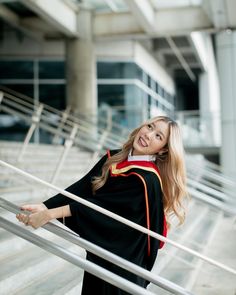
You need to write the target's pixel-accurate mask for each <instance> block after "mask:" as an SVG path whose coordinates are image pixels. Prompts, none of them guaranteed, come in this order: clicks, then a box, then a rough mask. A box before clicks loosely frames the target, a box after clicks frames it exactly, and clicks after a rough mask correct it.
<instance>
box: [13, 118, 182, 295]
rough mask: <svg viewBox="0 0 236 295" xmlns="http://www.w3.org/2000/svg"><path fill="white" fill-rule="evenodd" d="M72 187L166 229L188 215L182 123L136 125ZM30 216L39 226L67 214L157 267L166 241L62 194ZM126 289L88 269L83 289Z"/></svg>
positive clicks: (78, 228)
mask: <svg viewBox="0 0 236 295" xmlns="http://www.w3.org/2000/svg"><path fill="white" fill-rule="evenodd" d="M67 191H69V192H71V193H73V194H76V195H78V196H80V197H83V198H86V199H87V200H88V201H90V202H93V203H95V204H97V205H99V206H101V207H104V208H106V209H108V210H110V211H112V212H114V213H117V214H119V215H121V216H123V217H125V218H127V219H130V220H132V221H133V222H136V223H138V224H140V225H142V226H145V227H147V228H148V229H150V230H152V231H155V232H157V233H159V234H162V235H166V232H167V228H168V225H169V218H170V216H171V215H172V214H174V215H175V216H177V218H178V219H179V223H183V221H184V209H183V199H184V197H185V196H186V195H187V194H186V179H185V165H184V153H183V145H182V139H181V134H180V130H179V127H178V125H177V123H176V122H174V121H173V120H171V119H170V118H168V117H164V116H159V117H155V118H153V119H151V120H149V121H147V122H145V123H144V124H143V125H141V126H140V127H138V128H137V129H135V130H134V131H133V132H132V133H131V134H130V137H129V139H128V141H127V142H126V143H125V144H124V145H123V147H122V149H121V150H117V151H108V152H107V154H106V155H105V156H103V157H102V158H101V160H100V161H99V162H98V163H97V164H96V165H95V166H94V167H93V168H92V170H91V171H90V172H89V173H88V174H87V175H86V176H84V177H83V178H82V179H81V180H79V181H78V182H76V183H74V184H73V185H71V186H70V187H69V188H67ZM22 209H23V210H28V211H30V212H31V214H30V215H29V216H27V215H25V214H18V215H17V218H18V219H19V221H21V222H23V223H25V224H26V225H31V226H32V227H34V228H37V227H39V226H42V225H44V224H45V223H47V222H49V221H50V220H51V219H55V218H57V219H59V220H60V221H62V219H64V220H65V224H66V226H68V227H69V228H70V229H72V230H73V231H75V232H76V233H78V234H79V235H80V236H81V237H83V238H85V239H87V240H89V241H91V242H93V243H95V244H97V245H99V246H101V247H103V248H105V249H107V250H109V251H111V252H113V253H115V254H117V255H119V256H121V257H123V258H125V259H127V260H129V261H131V262H133V263H136V264H137V265H139V266H142V267H143V268H145V269H148V270H151V269H152V267H153V264H154V261H155V259H156V256H157V252H158V249H159V248H161V247H162V246H163V243H162V242H160V241H158V240H156V239H153V238H150V236H146V235H144V234H142V233H140V232H138V231H136V230H134V229H132V228H130V227H128V226H126V225H124V224H122V223H120V222H118V221H116V220H113V219H111V218H109V217H107V216H105V215H103V214H101V213H98V212H96V211H94V210H92V209H90V208H88V207H86V206H84V205H82V204H80V203H78V202H75V201H73V200H71V199H69V198H67V197H65V196H63V195H61V194H58V195H56V196H54V197H52V198H50V199H48V200H46V201H45V202H44V203H43V204H37V205H25V206H22ZM87 259H89V260H90V261H92V262H95V263H97V264H99V265H101V266H103V267H105V268H107V269H109V270H111V271H113V272H114V273H117V274H119V275H121V276H123V277H125V278H126V279H128V280H130V281H132V282H135V283H136V284H139V285H140V286H142V287H144V288H146V286H147V284H148V282H147V281H146V280H144V279H142V278H140V277H138V276H136V275H134V274H131V273H129V272H128V271H125V270H122V269H120V268H119V267H117V266H114V265H112V264H110V263H109V262H107V261H105V260H103V259H101V258H98V257H97V256H95V255H94V254H91V253H87ZM91 294H99V295H105V294H106V295H109V294H110V295H125V294H127V293H126V292H125V291H122V290H121V289H119V288H117V287H115V286H113V285H111V284H109V283H107V282H105V281H103V280H102V279H100V278H97V277H95V276H93V275H91V274H90V273H87V272H85V274H84V280H83V288H82V295H91Z"/></svg>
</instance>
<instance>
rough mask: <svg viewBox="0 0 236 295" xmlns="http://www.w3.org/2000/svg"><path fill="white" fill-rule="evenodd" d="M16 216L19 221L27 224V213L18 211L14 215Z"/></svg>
mask: <svg viewBox="0 0 236 295" xmlns="http://www.w3.org/2000/svg"><path fill="white" fill-rule="evenodd" d="M16 218H17V219H18V220H19V221H20V222H22V223H24V224H25V225H28V222H29V216H28V215H26V214H22V213H20V214H17V215H16Z"/></svg>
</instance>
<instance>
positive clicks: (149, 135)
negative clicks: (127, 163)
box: [145, 132, 152, 140]
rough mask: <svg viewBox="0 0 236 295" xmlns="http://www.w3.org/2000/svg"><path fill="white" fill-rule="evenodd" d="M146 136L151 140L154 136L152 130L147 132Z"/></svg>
mask: <svg viewBox="0 0 236 295" xmlns="http://www.w3.org/2000/svg"><path fill="white" fill-rule="evenodd" d="M145 137H146V138H147V139H148V140H150V139H151V137H152V132H147V133H145Z"/></svg>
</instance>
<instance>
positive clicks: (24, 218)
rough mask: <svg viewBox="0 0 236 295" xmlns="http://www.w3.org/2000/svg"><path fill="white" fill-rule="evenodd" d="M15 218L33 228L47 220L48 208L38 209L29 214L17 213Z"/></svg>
mask: <svg viewBox="0 0 236 295" xmlns="http://www.w3.org/2000/svg"><path fill="white" fill-rule="evenodd" d="M16 218H17V219H18V220H19V221H20V222H23V223H24V224H25V225H30V226H32V227H33V228H35V229H36V228H38V227H40V226H42V225H44V224H46V223H47V222H48V221H49V216H48V210H44V211H40V212H38V213H33V214H30V215H26V214H23V213H19V214H17V215H16Z"/></svg>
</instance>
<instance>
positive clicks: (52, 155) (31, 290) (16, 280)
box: [0, 142, 236, 295]
mask: <svg viewBox="0 0 236 295" xmlns="http://www.w3.org/2000/svg"><path fill="white" fill-rule="evenodd" d="M21 145H22V144H21V143H10V142H0V159H2V160H5V161H7V162H9V163H12V164H14V165H16V166H17V167H19V168H21V169H23V170H25V171H28V172H30V173H32V174H34V175H36V176H38V177H40V178H42V179H45V180H47V181H49V180H50V179H51V177H52V175H53V171H54V169H55V167H56V165H57V163H58V159H59V157H60V155H61V153H62V147H61V146H52V145H34V144H30V145H29V147H28V149H27V151H26V154H25V156H24V158H23V161H22V162H17V161H16V159H17V156H18V154H19V151H20V149H21ZM91 161H92V155H91V153H88V152H85V151H83V150H80V149H78V148H72V150H71V151H70V153H69V156H68V158H67V159H66V162H65V165H64V166H63V169H62V171H61V173H60V175H59V178H58V180H57V183H56V184H57V185H58V186H59V187H61V188H65V187H67V186H68V185H70V184H71V183H73V182H74V181H76V180H78V179H79V178H80V177H82V176H83V175H84V174H85V173H86V171H88V170H89V168H90V167H91V166H92V164H93V163H92V162H91ZM15 176H16V175H14V173H12V172H10V171H9V170H6V169H4V168H3V169H2V168H1V171H0V192H1V197H2V198H5V199H7V200H9V201H11V202H13V203H15V204H19V205H21V204H25V203H29V202H30V203H35V202H41V201H42V200H44V199H45V198H47V197H48V191H47V190H46V191H45V189H44V188H42V187H40V186H39V185H37V184H35V183H33V182H31V181H28V180H25V179H24V178H22V177H19V176H17V177H15ZM51 194H52V193H51ZM52 195H53V194H52ZM0 213H1V216H3V217H4V218H6V219H8V220H11V221H13V222H14V223H17V224H18V225H19V222H18V221H17V220H16V218H15V216H14V214H12V213H9V212H7V211H5V210H3V209H0ZM21 226H23V225H21ZM23 227H24V226H23ZM30 230H31V231H34V233H36V234H38V235H40V236H42V237H44V238H47V239H49V240H51V241H54V242H57V243H58V244H60V245H62V246H64V247H66V248H67V249H70V250H71V251H73V252H75V253H77V254H78V255H80V256H83V257H84V256H85V251H84V250H83V249H81V248H80V247H78V246H73V245H71V244H70V243H68V242H66V241H65V240H63V239H61V238H59V237H57V236H55V235H53V234H51V233H49V232H47V231H45V230H44V229H37V230H36V231H35V230H32V229H30ZM169 237H170V238H171V239H174V240H175V241H178V242H180V243H182V244H183V245H186V246H188V247H191V248H193V249H195V250H197V251H199V252H201V253H204V254H206V255H209V256H210V257H212V258H215V259H217V260H219V261H222V262H225V263H226V264H228V265H231V266H232V267H235V268H236V257H235V249H236V248H235V246H236V235H235V225H233V219H232V218H231V217H228V216H224V214H223V213H222V212H221V211H220V210H217V209H213V208H211V207H209V206H207V205H206V204H203V203H201V202H199V201H195V200H191V203H190V206H189V212H188V214H187V220H186V222H185V224H184V225H183V226H182V227H180V228H178V227H177V228H174V230H172V231H170V233H169ZM227 238H230V242H225V241H226V240H227ZM0 264H1V269H0V294H1V295H5V294H7V295H8V294H18V295H31V294H37V295H38V294H40V295H41V294H42V295H51V294H59V295H60V294H61V295H62V294H63V295H64V294H65V295H74V294H76V295H78V294H80V290H81V282H82V276H83V271H82V270H81V269H78V268H77V267H75V266H73V265H71V264H69V263H68V262H65V261H63V260H62V259H60V258H58V257H56V256H53V255H51V254H49V253H47V252H46V251H44V250H41V249H40V248H38V247H36V246H34V245H32V244H30V243H29V242H27V241H25V240H23V239H21V238H18V237H16V236H14V235H13V234H11V233H8V232H6V231H4V230H2V229H0ZM153 271H154V272H155V273H156V274H160V275H161V276H163V277H165V278H167V279H169V280H171V281H173V282H175V283H177V284H179V285H181V286H183V287H187V289H189V290H190V289H192V291H193V293H194V294H197V295H206V294H207V295H208V294H210V295H235V291H236V284H235V278H234V277H233V275H232V276H231V275H228V274H227V273H226V272H224V271H221V270H218V269H217V268H216V267H214V266H211V265H209V264H207V263H202V262H201V261H200V260H199V259H197V258H194V257H193V256H191V255H188V254H187V253H185V252H183V251H181V250H177V249H176V248H174V247H173V246H170V245H166V246H165V247H164V249H163V250H160V251H159V255H158V259H157V261H156V263H155V266H154V269H153ZM212 273H213V274H214V275H213V276H212ZM219 277H220V278H222V280H220V279H219ZM222 281H224V282H226V283H227V285H225V284H224V283H223V282H222ZM149 289H150V290H151V291H152V292H154V294H161V295H164V294H169V293H168V292H166V291H163V290H162V289H160V288H158V287H156V286H154V285H152V284H150V286H149Z"/></svg>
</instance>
